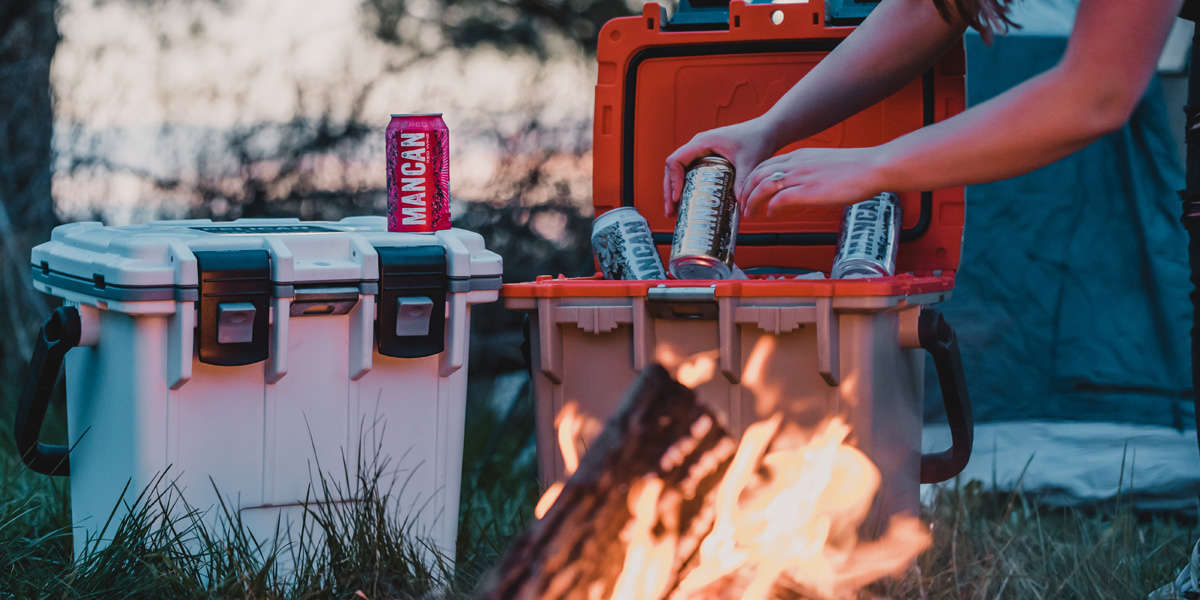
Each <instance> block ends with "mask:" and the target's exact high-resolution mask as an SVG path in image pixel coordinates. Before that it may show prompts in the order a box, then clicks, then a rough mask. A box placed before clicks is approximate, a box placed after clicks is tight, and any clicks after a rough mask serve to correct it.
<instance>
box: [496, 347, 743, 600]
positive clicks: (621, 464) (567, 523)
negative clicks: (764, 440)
mask: <svg viewBox="0 0 1200 600" xmlns="http://www.w3.org/2000/svg"><path fill="white" fill-rule="evenodd" d="M735 447H736V444H735V443H734V440H733V439H732V438H731V437H730V436H729V435H728V434H726V432H725V430H724V429H723V428H722V427H721V426H720V425H719V424H718V423H717V421H716V419H715V418H714V416H713V415H712V413H711V412H709V410H708V409H706V408H704V407H703V406H701V405H700V404H699V403H697V402H696V397H695V394H693V393H692V391H691V390H689V389H688V388H686V387H684V386H682V385H680V384H679V383H677V382H675V381H674V380H673V379H671V377H670V375H668V374H667V372H666V370H664V369H663V368H662V367H660V366H657V365H655V366H653V367H650V368H647V369H645V370H644V372H643V374H642V376H641V377H640V378H639V379H638V381H637V382H636V383H635V384H634V385H633V387H632V388H630V390H629V392H628V394H627V395H626V398H625V401H624V403H623V405H622V407H621V409H620V410H619V411H618V412H617V413H616V414H615V415H614V416H613V417H612V418H611V419H610V420H609V422H608V423H607V424H606V425H605V427H604V430H603V431H602V432H601V434H600V436H599V437H598V438H597V439H596V440H595V441H594V442H593V443H592V444H591V446H590V447H589V449H588V452H587V454H585V455H584V457H583V459H582V460H581V462H580V464H579V469H578V470H577V471H576V472H575V474H574V475H572V476H571V478H570V479H568V480H567V482H566V484H565V486H564V487H563V488H562V492H561V493H560V494H559V496H558V499H557V500H556V501H555V502H554V505H553V506H552V507H550V509H549V511H548V512H547V513H546V514H545V516H543V517H542V518H541V519H540V520H538V521H536V522H534V523H533V524H532V525H531V527H530V529H529V530H528V531H527V532H526V533H525V534H524V535H522V536H521V537H520V538H519V539H518V540H517V541H516V542H515V543H514V544H513V545H512V547H511V549H510V551H509V553H508V555H507V556H506V557H505V559H504V561H503V562H502V563H501V564H500V566H499V567H498V568H497V570H496V571H495V572H494V573H493V574H492V576H491V578H490V580H489V582H488V584H487V585H486V592H485V593H484V594H483V596H482V597H483V598H489V599H497V600H500V599H503V600H509V599H523V598H529V599H535V598H538V599H541V598H545V599H550V598H559V599H563V600H576V599H578V600H586V599H588V598H617V597H619V594H617V593H616V592H617V591H619V590H618V589H617V588H618V585H621V586H630V585H632V584H633V583H634V582H633V581H631V579H630V577H628V576H626V577H625V578H624V579H623V580H622V577H621V575H622V572H623V571H625V569H624V568H623V567H624V566H625V565H624V564H623V563H624V561H623V557H625V556H626V550H627V549H628V546H629V544H630V542H631V541H633V540H631V538H632V537H635V535H636V534H635V533H634V532H633V529H646V528H644V527H643V528H637V527H633V525H636V523H635V521H636V520H635V518H634V514H633V509H634V508H636V506H634V507H631V504H635V503H642V504H653V505H654V506H655V507H656V509H657V510H653V511H644V512H646V513H648V514H650V515H651V517H652V518H653V519H654V521H655V523H653V526H654V527H655V528H657V527H660V526H661V527H662V529H661V530H660V531H656V532H655V534H657V535H658V536H659V537H666V538H670V539H672V540H673V541H674V543H673V544H671V545H672V546H674V551H673V552H670V553H669V554H667V553H659V554H658V555H654V556H645V557H642V558H643V561H645V562H647V563H648V562H653V563H654V567H653V568H654V569H655V570H656V571H657V572H658V573H660V574H662V575H664V576H665V577H664V578H665V579H668V580H666V581H663V582H662V587H663V588H665V589H670V586H671V585H672V584H673V581H670V580H669V579H672V578H673V576H674V575H675V574H677V573H678V572H679V571H680V570H681V569H682V568H683V565H684V563H685V562H686V561H687V559H688V558H690V557H691V555H692V554H694V553H695V551H696V548H697V547H698V545H699V543H700V540H701V539H702V538H703V536H704V535H705V534H706V533H707V532H708V530H709V529H710V528H711V527H712V521H713V512H712V510H711V507H706V503H705V500H706V498H708V496H709V495H710V494H711V493H712V491H713V489H715V487H716V486H717V484H718V482H719V481H720V480H721V476H722V475H723V474H724V470H725V467H726V466H727V465H728V464H729V461H730V459H731V458H732V457H733V453H734V450H735ZM619 580H621V581H619ZM627 597H631V598H632V597H637V598H649V597H651V595H649V594H645V595H643V594H640V593H635V594H634V595H633V596H627Z"/></svg>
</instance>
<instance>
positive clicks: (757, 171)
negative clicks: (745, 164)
mask: <svg viewBox="0 0 1200 600" xmlns="http://www.w3.org/2000/svg"><path fill="white" fill-rule="evenodd" d="M781 159H782V156H775V157H772V158H768V159H767V160H764V161H762V162H760V163H758V164H757V165H755V167H754V168H753V169H750V172H749V173H748V174H746V176H745V177H743V178H741V181H740V183H739V181H738V178H735V179H734V187H733V195H734V196H736V197H738V198H739V199H743V200H744V199H745V198H746V196H747V194H749V192H750V190H753V189H754V187H755V186H757V185H758V184H759V183H760V182H761V181H762V180H763V179H764V178H766V177H768V176H769V175H771V173H773V172H775V171H778V170H780V169H772V168H771V167H772V166H773V165H778V164H779V163H780V162H782V160H781Z"/></svg>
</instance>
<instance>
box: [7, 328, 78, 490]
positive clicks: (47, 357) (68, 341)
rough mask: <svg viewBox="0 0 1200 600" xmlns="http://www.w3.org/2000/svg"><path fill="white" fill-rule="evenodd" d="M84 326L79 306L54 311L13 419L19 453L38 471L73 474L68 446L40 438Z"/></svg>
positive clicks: (37, 349)
mask: <svg viewBox="0 0 1200 600" xmlns="http://www.w3.org/2000/svg"><path fill="white" fill-rule="evenodd" d="M81 330H82V325H81V323H80V318H79V309H77V308H75V307H74V306H62V307H59V308H57V309H55V310H54V312H53V313H52V314H51V315H50V318H49V319H48V320H47V321H46V324H45V325H42V330H41V331H40V332H38V340H37V346H36V347H35V348H34V349H33V358H31V359H30V360H29V371H30V375H31V377H30V378H29V379H27V380H25V388H24V389H23V390H21V398H20V400H18V402H17V415H16V419H15V420H14V421H13V430H14V438H15V439H16V442H17V454H20V455H21V460H23V461H25V464H26V465H27V466H28V467H29V468H30V469H33V470H34V471H37V472H38V473H43V474H46V475H69V474H70V472H71V468H70V462H69V459H68V456H67V452H68V451H69V450H70V448H68V447H67V446H55V445H50V444H43V443H41V442H39V441H38V435H40V434H41V431H42V421H43V420H45V418H46V408H47V406H48V405H49V403H50V393H51V392H53V391H54V382H55V380H57V379H58V371H59V369H60V368H62V363H63V357H64V356H66V354H67V351H68V350H70V349H71V348H74V347H75V346H78V345H79V338H80V332H81Z"/></svg>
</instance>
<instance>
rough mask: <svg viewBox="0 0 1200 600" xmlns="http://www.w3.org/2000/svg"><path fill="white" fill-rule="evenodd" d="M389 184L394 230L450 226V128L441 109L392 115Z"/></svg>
mask: <svg viewBox="0 0 1200 600" xmlns="http://www.w3.org/2000/svg"><path fill="white" fill-rule="evenodd" d="M387 189H388V201H387V217H388V231H403V232H409V233H433V232H434V231H439V230H442V229H449V228H450V129H449V128H447V127H446V122H445V121H443V120H442V114H441V113H435V114H422V115H392V120H391V122H389V123H388V126H387Z"/></svg>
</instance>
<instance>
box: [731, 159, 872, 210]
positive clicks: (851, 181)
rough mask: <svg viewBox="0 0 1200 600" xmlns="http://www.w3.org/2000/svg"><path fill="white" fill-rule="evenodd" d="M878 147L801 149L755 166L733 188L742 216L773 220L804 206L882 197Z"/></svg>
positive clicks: (838, 204)
mask: <svg viewBox="0 0 1200 600" xmlns="http://www.w3.org/2000/svg"><path fill="white" fill-rule="evenodd" d="M879 155H880V151H879V149H878V148H801V149H799V150H796V151H793V152H788V153H787V154H780V155H779V156H776V157H773V158H769V159H767V160H765V161H763V162H762V163H761V164H759V165H758V166H757V167H755V169H754V170H753V171H751V172H750V174H749V175H748V176H747V177H746V180H745V183H744V185H743V187H742V188H734V189H735V190H736V192H737V197H738V201H739V203H740V204H741V208H742V214H743V215H744V216H749V215H752V214H755V213H758V212H765V213H766V214H767V216H772V217H773V216H776V215H778V214H780V213H783V212H786V211H787V210H789V209H793V208H799V207H803V206H830V205H833V206H840V205H844V204H851V203H853V202H859V201H861V200H866V199H867V198H870V197H872V196H874V195H876V194H878V193H880V192H883V191H884V190H883V189H882V187H883V186H882V182H881V176H880V170H881V169H880V166H879V162H880V156H879Z"/></svg>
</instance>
